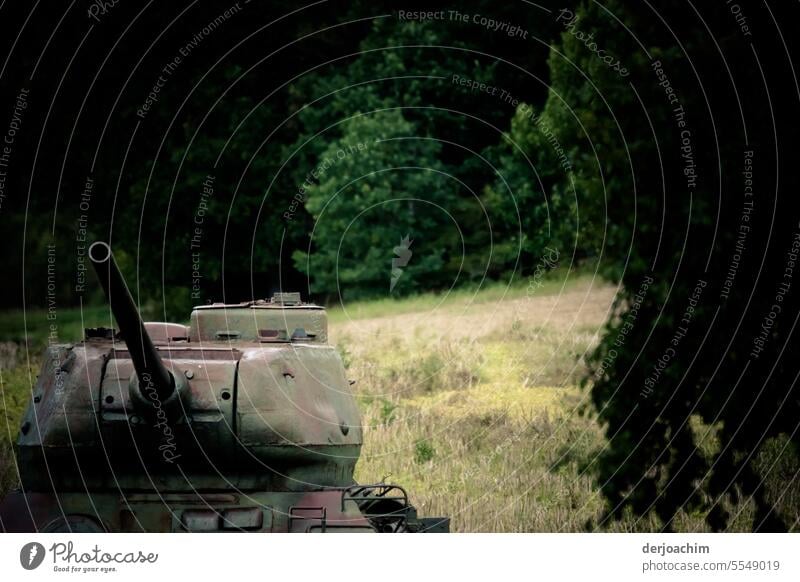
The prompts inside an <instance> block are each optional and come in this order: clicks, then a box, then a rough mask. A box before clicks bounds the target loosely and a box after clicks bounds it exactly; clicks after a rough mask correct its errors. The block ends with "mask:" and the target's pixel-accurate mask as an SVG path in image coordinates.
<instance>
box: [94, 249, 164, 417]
mask: <svg viewBox="0 0 800 582" xmlns="http://www.w3.org/2000/svg"><path fill="white" fill-rule="evenodd" d="M89 259H90V260H91V261H92V264H93V265H94V269H95V272H96V273H97V277H98V279H100V284H101V285H102V286H103V291H105V294H106V297H107V298H108V302H109V304H110V305H111V311H112V312H113V313H114V319H116V320H117V325H118V326H119V330H120V332H121V333H122V336H123V338H124V339H125V344H126V345H127V347H128V352H129V353H130V357H131V360H132V361H133V366H134V368H135V369H136V376H137V377H138V379H139V390H140V392H141V393H142V394H144V395H146V396H149V393H150V392H152V390H153V389H155V391H156V394H158V397H159V398H160V399H161V401H162V402H163V401H166V400H167V399H168V398H169V397H170V396H171V395H172V394H173V392H174V391H175V379H174V378H173V376H172V374H171V373H170V371H169V370H167V368H166V367H165V366H164V362H162V361H161V358H160V357H159V355H158V351H157V350H156V348H155V346H154V345H153V341H152V340H151V339H150V336H149V335H148V334H147V331H146V330H145V327H144V322H143V321H142V318H141V316H140V315H139V310H138V309H137V308H136V304H135V303H134V302H133V298H132V297H131V294H130V291H128V286H127V285H126V284H125V279H124V278H123V277H122V273H121V272H120V270H119V266H117V262H116V261H115V260H114V255H113V254H112V253H111V247H110V246H109V245H108V244H106V243H105V242H102V241H98V242H95V243H93V244H92V245H91V246H90V247H89ZM151 398H152V397H151Z"/></svg>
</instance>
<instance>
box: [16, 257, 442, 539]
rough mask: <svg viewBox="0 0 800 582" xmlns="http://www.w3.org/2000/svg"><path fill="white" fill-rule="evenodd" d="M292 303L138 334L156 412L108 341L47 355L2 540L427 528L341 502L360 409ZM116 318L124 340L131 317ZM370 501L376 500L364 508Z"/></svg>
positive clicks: (235, 308)
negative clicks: (81, 534) (161, 384)
mask: <svg viewBox="0 0 800 582" xmlns="http://www.w3.org/2000/svg"><path fill="white" fill-rule="evenodd" d="M114 268H115V266H114ZM120 280H121V279H120ZM122 285H124V282H123V283H122ZM112 291H114V290H113V289H112ZM119 291H124V292H127V289H126V288H123V289H122V290H119ZM291 299H292V300H291V302H290V303H291V304H287V305H285V304H283V303H282V302H281V301H272V302H267V301H258V302H252V303H242V304H236V305H219V304H215V305H211V306H204V307H198V308H195V310H194V311H193V312H192V315H191V320H190V321H191V323H190V325H189V326H188V328H187V327H185V326H181V325H176V324H166V323H148V324H144V329H145V330H146V335H148V337H150V338H151V339H152V344H153V346H154V347H155V351H156V353H157V356H158V357H159V359H160V360H161V362H163V364H164V367H165V368H166V370H167V371H168V372H169V375H171V376H172V378H173V379H174V380H175V381H174V383H173V387H172V388H171V389H170V387H169V386H167V388H168V390H166V391H165V394H167V397H166V401H164V402H161V401H159V400H158V397H157V396H155V394H156V393H155V391H148V389H147V388H148V385H147V380H148V374H147V370H148V369H150V366H152V364H153V363H152V362H147V363H146V365H147V366H148V368H145V369H144V371H139V372H138V373H137V369H136V368H135V364H134V361H136V360H135V359H133V358H132V357H131V353H130V348H133V349H136V346H135V345H133V346H128V345H127V344H126V343H125V342H124V341H121V340H120V339H119V338H118V337H116V336H115V334H114V333H113V332H112V331H111V330H87V339H86V340H84V341H83V342H81V343H78V344H74V345H72V344H65V345H58V346H53V347H51V348H49V349H48V351H47V354H46V357H45V361H44V364H43V366H42V371H41V374H40V376H39V378H38V381H37V384H36V388H35V390H34V392H33V398H32V399H31V401H30V403H29V406H28V409H27V411H26V413H25V416H24V418H23V421H22V428H21V432H20V436H19V439H18V441H17V453H18V459H19V466H20V474H21V480H22V490H21V491H18V492H15V493H12V494H11V495H9V497H8V498H7V499H6V500H5V501H4V502H3V504H0V520H1V521H0V524H2V527H3V528H4V529H6V530H7V531H31V530H49V531H53V530H65V529H75V530H91V529H99V530H107V531H187V530H191V531H219V530H223V531H231V530H246V531H251V530H252V531H284V532H286V531H318V530H325V531H376V530H380V531H418V530H425V529H426V528H428V527H429V526H431V525H433V524H432V523H431V522H427V521H424V520H417V519H416V516H415V512H414V510H413V507H411V506H410V505H409V504H408V502H407V498H406V496H405V492H403V493H402V495H399V496H397V498H396V499H389V497H392V494H390V493H387V491H391V492H395V491H398V490H394V489H392V490H389V489H384V488H379V489H367V490H363V491H362V490H361V489H356V490H355V491H357V492H358V493H356V494H353V493H352V491H353V490H351V489H349V488H351V487H353V486H355V483H354V481H353V470H354V467H355V463H356V461H357V460H358V457H359V454H360V450H361V444H362V430H361V421H360V418H359V412H358V408H357V405H356V402H355V399H354V398H353V395H352V393H351V391H350V384H349V382H348V381H347V378H346V377H345V371H344V366H343V365H342V361H341V358H340V357H339V355H338V353H337V352H336V350H335V349H334V348H333V347H332V346H330V345H329V344H328V343H327V316H326V314H325V311H324V309H322V308H321V307H319V306H316V305H308V304H302V303H298V302H297V301H296V300H295V299H296V298H291ZM126 316H127V317H128V318H129V321H132V322H133V323H132V324H131V323H129V324H128V325H129V327H130V326H131V325H133V326H134V327H135V325H137V324H136V321H138V320H137V318H138V314H135V315H134V314H127V315H126ZM119 317H120V315H119V314H117V319H118V321H119ZM138 361H140V362H141V361H142V358H139V360H138ZM140 376H142V377H140ZM399 491H402V490H399ZM378 494H384V495H386V497H384V498H383V501H382V502H381V503H374V502H373V500H374V498H375V497H374V496H375V495H378ZM378 507H380V508H381V509H380V510H378V509H376V508H378ZM29 508H30V509H29ZM365 513H370V514H371V515H369V516H366V515H365ZM376 514H379V515H376ZM386 514H390V515H389V517H388V518H387V516H386ZM397 516H400V518H399V519H398V518H397ZM437 523H439V524H446V520H442V521H440V522H437ZM387 524H388V525H387ZM440 529H441V528H440Z"/></svg>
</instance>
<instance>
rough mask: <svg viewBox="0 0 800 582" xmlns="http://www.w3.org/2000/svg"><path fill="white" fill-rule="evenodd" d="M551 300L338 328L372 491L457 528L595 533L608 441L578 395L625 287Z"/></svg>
mask: <svg viewBox="0 0 800 582" xmlns="http://www.w3.org/2000/svg"><path fill="white" fill-rule="evenodd" d="M544 292H545V293H540V294H530V295H528V294H526V295H523V296H522V297H520V296H516V297H512V298H511V299H507V300H499V301H492V302H476V303H474V304H473V305H471V306H467V307H465V306H464V305H463V304H462V303H461V302H458V303H457V304H455V305H447V304H446V302H445V303H443V304H442V305H439V306H438V307H435V306H434V308H433V309H430V310H426V311H423V312H416V313H406V312H403V313H401V314H387V315H384V316H383V317H371V318H362V319H357V320H351V321H347V320H345V321H340V322H337V323H335V324H334V325H333V327H332V330H331V336H332V340H333V342H334V343H336V344H338V345H339V346H341V347H343V348H344V351H345V353H346V360H347V362H348V364H349V369H348V373H349V377H351V378H352V379H354V380H356V384H355V388H356V390H357V394H358V396H359V399H360V401H361V403H362V410H363V413H364V424H365V425H366V426H365V434H364V441H365V445H364V450H363V453H362V460H361V461H360V462H359V465H358V467H357V478H358V479H359V480H360V481H362V482H365V481H375V480H380V479H383V478H386V479H387V480H390V481H392V482H397V483H400V484H402V485H403V486H405V487H406V488H407V489H408V490H409V492H410V493H411V495H412V500H413V502H414V503H415V504H416V505H417V506H418V508H419V510H420V513H422V514H427V515H449V516H451V517H452V523H453V529H454V530H455V531H511V532H514V531H583V530H585V529H587V528H589V529H591V528H592V527H593V526H592V524H593V523H594V522H596V521H597V519H598V518H599V517H600V516H601V513H602V511H603V502H602V499H601V498H600V496H599V495H598V492H597V489H596V487H595V485H594V483H593V481H592V478H591V472H590V466H591V463H592V460H593V458H594V456H595V455H596V454H597V452H598V451H599V450H600V448H601V447H602V443H603V438H602V434H601V431H600V429H599V427H598V426H597V425H596V424H595V423H594V422H593V421H592V420H591V418H588V417H584V416H581V415H580V414H579V410H580V408H581V404H582V401H583V399H584V398H585V396H586V395H585V394H584V393H582V392H581V391H580V390H579V388H578V387H577V384H578V380H579V378H580V377H581V376H582V375H583V374H584V372H585V368H584V356H585V355H586V354H587V353H588V351H589V350H591V349H592V347H593V346H594V345H595V342H596V341H597V339H598V333H597V332H599V330H600V328H601V326H602V324H603V323H604V322H605V321H606V319H607V317H608V314H609V310H610V307H611V304H612V301H613V299H614V289H613V288H611V287H608V286H598V284H597V282H592V281H591V280H590V279H579V280H578V281H577V282H575V283H572V284H570V285H568V286H567V288H566V289H563V290H562V289H561V287H560V286H550V288H549V289H544ZM618 527H625V524H620V525H619V526H618ZM648 528H649V524H640V529H648Z"/></svg>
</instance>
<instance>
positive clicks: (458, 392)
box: [0, 271, 800, 532]
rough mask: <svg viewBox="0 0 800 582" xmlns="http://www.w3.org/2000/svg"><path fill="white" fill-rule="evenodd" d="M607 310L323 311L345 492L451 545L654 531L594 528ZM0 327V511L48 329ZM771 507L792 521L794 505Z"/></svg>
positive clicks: (553, 276)
mask: <svg viewBox="0 0 800 582" xmlns="http://www.w3.org/2000/svg"><path fill="white" fill-rule="evenodd" d="M614 297H615V289H614V288H613V287H611V286H609V285H607V284H604V283H600V282H599V281H598V280H596V279H594V278H592V277H591V276H588V275H578V276H575V275H570V276H568V277H567V276H566V273H564V272H558V271H556V272H552V273H550V274H549V275H548V277H546V278H545V279H544V280H541V281H536V282H535V285H528V282H527V281H521V282H519V283H517V284H515V285H513V286H511V287H505V286H501V285H496V284H495V285H492V286H490V287H488V288H485V289H482V290H481V291H479V292H477V293H475V292H474V291H468V290H459V291H457V292H454V293H451V294H446V295H423V296H420V297H415V298H410V299H405V300H402V301H397V300H389V299H387V300H382V301H371V302H365V303H358V304H355V305H347V306H345V307H342V306H335V307H332V308H331V309H330V319H331V341H332V342H333V343H334V344H336V345H337V347H338V348H339V349H340V351H341V353H342V355H343V357H344V360H345V364H346V366H347V370H348V377H349V378H351V379H352V380H355V384H354V387H353V388H354V390H355V391H356V395H357V398H358V401H359V404H360V406H361V410H362V415H363V418H362V420H363V423H364V425H365V431H364V441H365V444H364V448H363V452H362V458H361V460H360V461H359V463H358V466H357V468H356V473H357V474H356V477H357V479H358V480H359V481H360V482H362V483H368V482H378V481H382V480H386V481H389V482H394V483H398V484H400V485H402V486H404V487H405V488H406V489H407V490H408V491H409V493H410V495H411V499H412V502H413V503H414V504H415V505H416V506H417V507H418V509H419V512H420V514H421V515H448V516H451V518H452V528H453V530H454V531H491V532H500V531H502V532H516V531H587V530H588V531H592V530H596V529H599V530H604V531H653V530H658V529H660V528H659V524H658V523H656V522H655V521H653V520H652V519H649V518H648V519H635V518H633V517H631V518H627V519H624V520H622V521H620V522H614V523H601V522H600V520H601V516H602V514H603V510H604V502H603V499H602V496H601V495H600V492H599V489H598V487H597V485H596V483H595V482H594V480H593V477H592V475H593V473H592V470H593V466H594V463H595V460H596V456H597V454H598V453H599V452H600V451H602V449H603V447H605V446H607V443H606V441H605V438H604V436H603V433H602V430H601V428H600V427H599V426H598V424H597V423H596V422H595V420H594V419H593V417H592V415H591V414H590V413H583V414H582V413H581V411H584V412H586V408H587V407H586V406H584V405H585V404H586V400H587V397H588V395H587V393H586V391H585V390H582V389H580V388H579V387H578V386H579V384H580V380H581V378H583V377H584V376H585V373H586V368H585V357H586V355H587V354H588V353H589V351H590V350H591V349H592V348H593V346H595V345H596V342H597V341H598V340H599V334H600V333H601V332H602V325H603V323H604V322H605V321H606V320H607V318H608V317H609V313H610V309H611V306H612V303H613V301H614ZM81 319H83V321H86V322H87V323H86V325H108V312H107V310H106V309H104V308H92V309H88V310H84V313H83V317H82V318H81V314H80V312H65V311H60V312H59V320H58V321H59V326H60V327H59V335H60V337H61V338H62V339H77V338H78V337H79V336H80V329H81V328H82V327H83V325H82V324H81ZM0 321H1V322H2V324H0V340H2V341H3V342H4V343H0V495H1V494H2V492H3V490H5V489H6V488H7V487H9V486H11V485H12V484H13V475H14V471H13V465H12V457H11V456H10V442H11V440H12V439H13V438H14V437H15V436H16V435H15V433H16V428H17V426H18V423H19V418H20V415H21V413H22V409H23V407H24V406H25V404H26V402H27V399H28V395H29V391H30V382H31V381H32V379H33V378H35V375H36V374H37V373H38V365H39V361H38V357H39V352H40V350H41V348H42V347H43V346H44V345H45V343H46V340H47V319H46V314H45V313H44V312H28V314H27V324H28V329H29V334H28V346H29V347H30V350H29V351H28V352H26V351H25V348H24V344H22V345H20V344H19V343H14V342H12V341H9V340H17V341H18V340H19V338H18V337H15V336H14V335H13V334H14V333H15V330H19V329H20V328H21V325H22V316H21V314H19V313H11V314H3V315H2V316H0ZM70 334H71V335H70ZM12 352H13V353H12ZM30 354H34V355H30ZM796 471H797V468H796V467H786V468H784V472H785V473H786V474H787V475H791V474H793V472H796ZM782 503H783V504H784V505H786V506H787V507H795V508H796V507H799V506H800V495H798V494H796V493H793V494H792V495H790V496H788V497H785V498H784V499H783V500H782ZM732 509H733V510H734V514H735V515H737V518H736V519H735V520H734V522H733V523H732V525H731V529H733V530H739V531H747V530H748V529H750V527H751V520H752V512H751V508H750V507H749V506H748V505H747V504H742V505H740V506H738V507H735V508H732ZM789 511H790V512H791V511H792V510H791V509H790V510H789ZM675 526H676V527H677V529H680V530H689V531H704V530H705V529H706V528H705V525H704V523H703V516H702V515H680V516H678V519H677V520H676V523H675Z"/></svg>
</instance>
